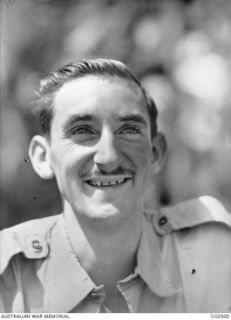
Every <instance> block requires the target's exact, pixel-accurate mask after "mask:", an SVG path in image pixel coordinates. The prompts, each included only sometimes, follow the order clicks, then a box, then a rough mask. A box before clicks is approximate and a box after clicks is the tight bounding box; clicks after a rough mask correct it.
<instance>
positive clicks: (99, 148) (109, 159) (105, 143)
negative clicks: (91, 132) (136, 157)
mask: <svg viewBox="0 0 231 320" xmlns="http://www.w3.org/2000/svg"><path fill="white" fill-rule="evenodd" d="M94 162H95V164H97V165H98V166H99V167H101V168H102V169H104V170H106V171H107V172H110V171H113V170H115V169H116V168H117V167H118V166H119V164H120V154H119V150H118V146H117V144H116V141H115V137H114V135H113V133H112V132H110V130H104V131H102V133H101V136H100V139H99V141H98V143H97V145H96V152H95V155H94Z"/></svg>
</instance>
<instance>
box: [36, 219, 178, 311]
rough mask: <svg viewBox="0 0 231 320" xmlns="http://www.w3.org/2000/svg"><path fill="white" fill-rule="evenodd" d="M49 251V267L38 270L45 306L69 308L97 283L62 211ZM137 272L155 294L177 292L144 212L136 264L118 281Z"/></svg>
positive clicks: (128, 278)
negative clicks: (71, 238) (72, 240)
mask: <svg viewBox="0 0 231 320" xmlns="http://www.w3.org/2000/svg"><path fill="white" fill-rule="evenodd" d="M69 236H70V235H69ZM50 251H51V252H52V256H51V257H50V259H49V262H48V264H49V266H50V267H49V268H48V267H46V272H45V274H44V273H43V271H42V270H41V272H40V274H38V276H39V278H40V280H41V282H42V283H43V286H44V288H45V292H46V299H45V300H46V301H44V302H45V306H44V307H45V308H46V310H49V311H50V312H53V311H54V310H56V312H68V311H70V310H72V309H73V308H74V307H76V306H77V305H78V304H79V303H80V302H81V301H82V300H83V299H84V298H85V297H86V296H87V295H88V294H90V292H92V290H94V289H95V288H96V285H95V284H94V283H93V281H92V280H91V278H90V277H89V275H88V274H87V272H86V271H85V270H84V269H83V268H82V266H81V265H80V263H79V262H78V260H77V258H76V255H75V253H74V251H73V249H72V247H71V245H70V243H69V241H68V235H67V230H66V226H65V220H64V217H63V215H60V218H59V222H58V227H57V228H56V230H53V234H52V238H51V242H50ZM54 270H55V272H54ZM137 275H138V276H140V277H141V278H142V280H143V281H144V282H145V283H146V285H147V286H148V287H149V288H150V289H151V291H153V292H154V293H155V294H157V295H158V296H161V297H167V296H170V295H173V294H175V293H177V292H178V290H177V289H176V288H174V286H173V284H172V282H171V279H170V276H169V273H168V270H167V267H166V266H165V264H164V261H163V258H162V256H161V251H160V240H159V239H158V236H157V235H156V234H155V231H154V230H153V228H152V225H151V223H150V222H148V220H147V218H146V217H145V215H144V218H143V226H142V234H141V239H140V242H139V247H138V251H137V266H136V268H135V270H134V274H133V275H130V276H128V277H127V278H126V279H124V280H123V281H120V282H123V283H126V282H129V280H131V279H133V278H134V277H136V276H137Z"/></svg>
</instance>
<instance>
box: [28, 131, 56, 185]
mask: <svg viewBox="0 0 231 320" xmlns="http://www.w3.org/2000/svg"><path fill="white" fill-rule="evenodd" d="M48 155H49V144H48V141H47V140H46V138H45V137H43V136H39V135H36V136H34V137H33V138H32V140H31V143H30V146H29V157H30V161H31V163H32V166H33V168H34V171H35V172H36V173H37V174H38V175H39V176H40V177H41V178H42V179H52V178H53V177H54V171H53V169H52V167H51V165H50V163H49V160H48V158H49V157H48Z"/></svg>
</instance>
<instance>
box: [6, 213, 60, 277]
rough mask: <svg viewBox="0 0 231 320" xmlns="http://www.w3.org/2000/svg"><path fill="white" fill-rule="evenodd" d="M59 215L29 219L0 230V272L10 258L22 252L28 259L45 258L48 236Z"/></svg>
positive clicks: (47, 250) (47, 249)
mask: <svg viewBox="0 0 231 320" xmlns="http://www.w3.org/2000/svg"><path fill="white" fill-rule="evenodd" d="M59 217H60V215H55V216H50V217H45V218H41V219H34V220H29V221H26V222H23V223H20V224H17V225H14V226H12V227H9V228H6V229H3V230H1V231H0V252H1V259H0V274H2V273H3V272H4V270H5V269H6V267H7V266H8V264H9V262H10V260H11V258H12V257H14V256H15V255H17V254H19V253H22V254H23V255H24V256H25V257H27V258H29V259H40V258H45V257H46V256H47V255H48V253H49V246H48V242H49V237H50V236H51V231H52V230H53V229H54V228H55V226H56V225H57V222H58V219H59Z"/></svg>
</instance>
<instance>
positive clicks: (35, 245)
mask: <svg viewBox="0 0 231 320" xmlns="http://www.w3.org/2000/svg"><path fill="white" fill-rule="evenodd" d="M32 247H33V248H34V249H35V251H36V252H41V251H42V249H43V247H42V246H41V243H40V242H39V241H38V240H33V241H32Z"/></svg>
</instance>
